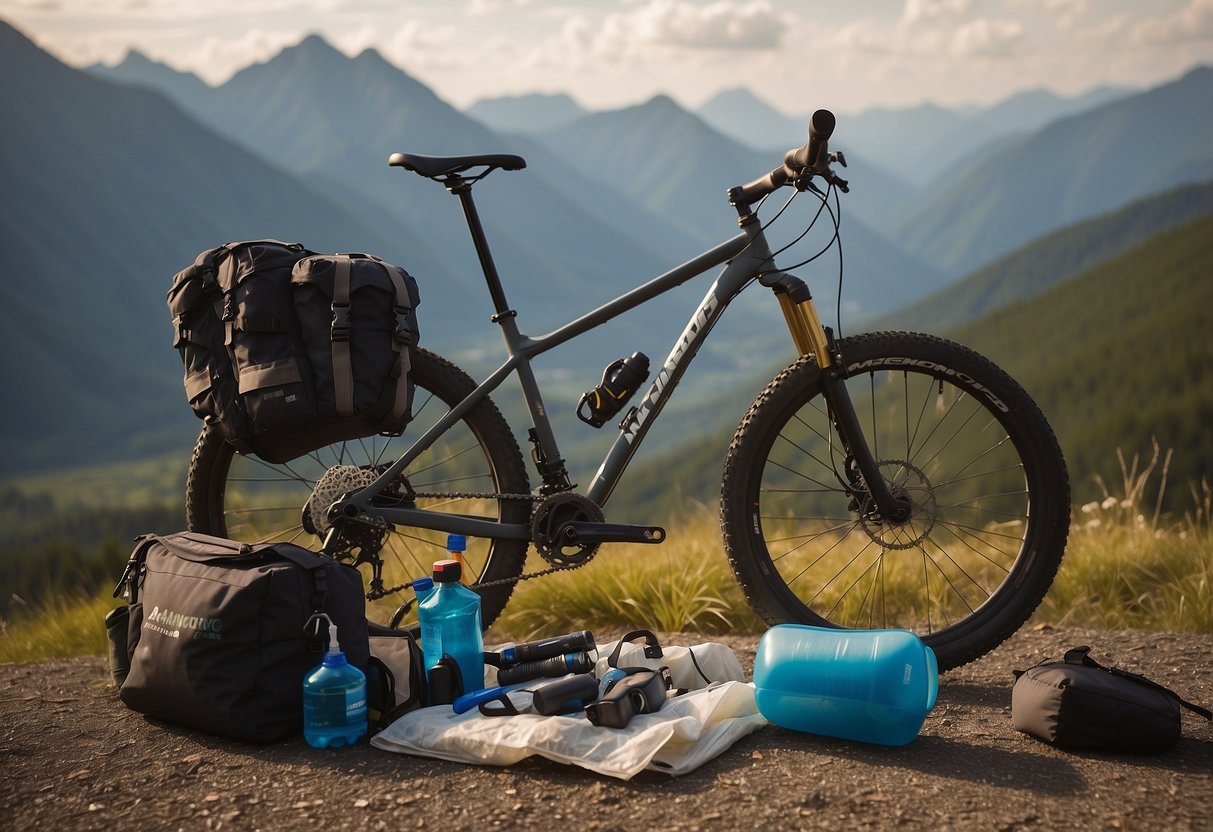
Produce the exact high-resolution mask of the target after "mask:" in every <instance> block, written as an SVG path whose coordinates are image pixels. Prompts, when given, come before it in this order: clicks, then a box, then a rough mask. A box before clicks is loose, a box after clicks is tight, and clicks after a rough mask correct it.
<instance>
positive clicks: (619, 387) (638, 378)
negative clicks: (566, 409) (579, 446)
mask: <svg viewBox="0 0 1213 832" xmlns="http://www.w3.org/2000/svg"><path fill="white" fill-rule="evenodd" d="M648 377H649V357H648V356H647V355H645V354H644V353H642V352H634V353H632V355H631V356H630V357H628V358H621V359H619V360H618V361H613V362H611V363H610V364H609V365H607V368H606V369H605V370H603V371H602V381H600V382H598V386H597V387H595V388H594V389H593V390H590V391H588V392H587V393H585V394H584V395H583V396H582V397H581V402H580V403H579V404H578V405H577V418H578V419H580V420H581V421H583V422H585V423H586V424H587V425H590V426H592V427H596V428H600V427H602V426H603V425H605V424H606V421H607V419H610V418H611V417H612V416H614V415H615V414H616V413H618V412H619V411H620V410H622V409H623V406H624V405H625V404H627V402H628V399H630V398H632V394H633V393H635V392H636V391H637V390H638V389H640V385H642V384H644V380H645V379H647V378H648Z"/></svg>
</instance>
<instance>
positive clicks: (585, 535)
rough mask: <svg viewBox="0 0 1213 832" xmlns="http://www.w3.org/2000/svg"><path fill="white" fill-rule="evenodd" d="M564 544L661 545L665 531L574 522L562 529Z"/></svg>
mask: <svg viewBox="0 0 1213 832" xmlns="http://www.w3.org/2000/svg"><path fill="white" fill-rule="evenodd" d="M558 536H559V538H560V540H561V542H562V543H564V544H569V545H573V544H584V543H591V544H592V543H661V542H662V541H664V540H665V529H663V528H661V527H660V526H629V525H625V524H623V523H588V522H582V521H577V520H574V521H572V522H569V523H565V524H564V525H563V526H561V527H560V531H559V532H558Z"/></svg>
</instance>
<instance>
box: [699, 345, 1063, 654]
mask: <svg viewBox="0 0 1213 832" xmlns="http://www.w3.org/2000/svg"><path fill="white" fill-rule="evenodd" d="M838 346H839V351H840V353H841V354H842V356H843V364H842V371H843V374H844V375H845V377H846V386H847V390H848V391H849V393H850V396H851V399H852V401H853V403H854V406H855V411H856V413H857V414H858V416H859V421H860V425H861V428H862V430H863V432H864V435H865V437H866V438H867V442H868V445H869V447H870V449H871V451H872V454H873V456H874V457H875V458H876V459H877V461H878V464H879V467H880V469H881V471H882V472H883V473H884V476H885V478H886V480H887V481H888V482H889V484H890V487H891V488H892V490H893V491H894V493H895V494H898V495H901V496H903V497H907V498H908V499H909V500H910V502H911V503H912V505H913V510H912V512H911V514H910V517H909V518H908V520H906V521H904V522H900V523H896V522H891V521H889V520H886V519H884V518H882V517H881V516H880V512H879V511H878V510H877V509H876V507H875V506H874V505H873V504H872V501H871V499H870V497H869V496H868V495H867V493H866V491H865V489H864V488H863V484H862V479H861V478H860V477H859V476H858V474H857V473H856V472H855V471H854V466H853V465H852V464H851V460H849V459H848V458H847V453H846V450H845V449H844V447H843V444H842V441H841V439H840V437H839V435H838V433H837V431H836V430H835V428H834V425H833V422H832V419H831V418H830V415H829V413H828V410H827V407H826V403H825V400H824V398H823V395H822V378H821V372H820V371H819V369H818V368H817V366H816V364H815V363H814V362H813V361H812V360H811V359H801V360H799V361H797V362H795V363H794V364H792V365H791V366H789V367H788V368H787V369H785V370H784V371H783V372H782V373H780V374H779V375H778V376H777V377H776V378H775V379H774V380H772V381H771V383H770V384H769V385H767V387H766V389H765V390H763V392H762V393H761V394H759V396H758V398H757V399H756V400H755V402H754V404H753V405H752V406H751V407H750V410H749V412H748V413H747V414H746V415H745V417H744V418H743V419H742V421H741V423H740V425H739V426H738V428H737V432H736V434H735V435H734V437H733V442H732V445H731V446H730V448H729V453H728V457H727V459H726V461H725V469H724V479H723V483H722V488H721V509H720V510H721V525H722V529H723V532H724V538H725V548H726V551H727V553H728V557H729V562H730V564H731V566H732V568H733V572H734V574H735V575H736V576H737V579H738V581H739V582H740V583H741V585H742V588H743V589H744V590H745V593H746V596H747V598H748V599H749V601H750V603H751V605H752V606H753V607H754V609H755V610H756V611H757V612H758V613H759V615H761V616H762V617H763V618H764V619H766V621H767V622H768V623H771V624H776V623H782V622H794V623H801V624H811V625H816V626H822V627H845V628H855V629H883V628H890V627H896V628H902V629H907V630H911V631H913V632H916V633H918V634H919V635H920V636H921V637H922V638H923V640H924V641H925V642H926V644H927V645H929V646H930V647H931V648H932V650H934V652H935V654H936V657H937V659H938V661H939V667H940V669H945V670H946V669H949V668H953V667H958V666H960V665H962V664H965V663H966V662H969V661H972V660H973V659H976V658H978V657H979V656H982V655H984V654H985V653H987V652H988V651H990V650H992V649H993V648H994V647H996V646H998V645H999V644H1001V643H1002V642H1003V641H1004V640H1006V639H1007V637H1009V636H1010V635H1011V634H1012V633H1014V632H1015V631H1016V630H1017V629H1018V628H1019V627H1020V626H1022V625H1023V623H1024V622H1025V621H1026V620H1027V619H1028V616H1030V615H1031V614H1032V611H1033V610H1034V609H1036V607H1037V605H1038V604H1039V603H1040V601H1041V600H1042V599H1043V598H1044V595H1045V593H1046V592H1047V591H1048V589H1049V586H1050V584H1051V583H1052V581H1053V577H1054V575H1055V574H1056V573H1057V568H1058V565H1059V564H1060V562H1061V556H1062V552H1063V550H1064V549H1065V543H1066V536H1067V534H1068V531H1069V518H1070V491H1069V480H1068V477H1067V474H1066V468H1065V462H1064V460H1063V458H1062V454H1061V448H1060V447H1059V446H1058V443H1057V440H1056V438H1055V437H1054V435H1053V431H1052V429H1051V428H1050V427H1049V424H1048V422H1047V421H1046V420H1045V418H1044V416H1043V415H1042V414H1041V412H1040V409H1039V408H1038V407H1037V406H1036V404H1035V403H1034V402H1033V401H1032V399H1031V398H1030V397H1029V396H1028V394H1027V393H1026V392H1024V390H1023V389H1022V388H1021V387H1020V386H1019V385H1018V384H1017V383H1016V382H1015V381H1014V380H1012V379H1011V378H1010V377H1009V376H1008V375H1007V374H1006V373H1004V372H1003V371H1002V370H1000V369H999V368H998V367H996V366H995V365H994V364H993V363H991V362H990V361H989V360H987V359H985V358H983V357H982V356H980V355H978V354H977V353H975V352H973V351H972V350H969V349H967V348H965V347H962V346H960V345H959V344H955V343H952V342H949V341H944V340H942V339H939V338H934V337H931V336H927V335H918V334H912V333H874V334H867V335H860V336H856V337H852V338H845V339H842V340H841V341H840V342H839V345H838Z"/></svg>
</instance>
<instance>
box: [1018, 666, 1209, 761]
mask: <svg viewBox="0 0 1213 832" xmlns="http://www.w3.org/2000/svg"><path fill="white" fill-rule="evenodd" d="M1090 652H1091V648H1090V647H1075V648H1073V649H1072V650H1067V651H1066V654H1065V659H1064V660H1063V661H1060V662H1056V661H1055V662H1042V663H1041V664H1038V665H1036V666H1034V667H1030V668H1028V669H1027V670H1017V671H1015V685H1014V686H1013V687H1012V688H1011V720H1012V722H1013V723H1014V725H1015V728H1016V729H1017V730H1019V731H1022V732H1024V733H1025V734H1031V735H1032V736H1034V737H1037V738H1039V739H1042V740H1044V741H1045V742H1047V743H1049V744H1050V745H1055V746H1057V747H1058V748H1064V749H1066V750H1069V751H1080V750H1088V751H1128V752H1135V753H1154V752H1159V751H1166V750H1168V749H1170V748H1173V747H1174V746H1175V744H1176V743H1178V742H1179V737H1180V721H1179V712H1180V708H1181V707H1183V708H1187V709H1188V710H1190V711H1192V712H1193V713H1195V714H1198V715H1200V716H1203V717H1204V718H1205V719H1209V718H1210V716H1211V715H1210V713H1209V711H1208V710H1206V709H1204V708H1202V707H1200V706H1199V705H1193V704H1192V703H1191V702H1187V701H1185V700H1184V699H1182V698H1180V696H1179V694H1177V693H1175V692H1174V691H1172V690H1169V689H1168V688H1165V687H1163V686H1162V685H1160V684H1158V683H1157V682H1154V681H1152V680H1150V679H1147V678H1146V677H1145V676H1140V675H1138V674H1136V673H1131V672H1129V671H1127V670H1121V669H1120V668H1118V667H1104V666H1103V665H1101V664H1100V663H1099V662H1097V661H1095V660H1094V659H1092V658H1091V656H1090Z"/></svg>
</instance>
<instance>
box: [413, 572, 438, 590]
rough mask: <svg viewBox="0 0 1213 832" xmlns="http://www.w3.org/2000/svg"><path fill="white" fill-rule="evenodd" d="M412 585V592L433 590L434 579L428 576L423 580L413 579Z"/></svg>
mask: <svg viewBox="0 0 1213 832" xmlns="http://www.w3.org/2000/svg"><path fill="white" fill-rule="evenodd" d="M412 585H413V591H414V592H425V591H426V590H427V589H433V588H434V579H433V578H431V577H429V576H428V575H427V576H426V577H424V578H414V579H413V584H412Z"/></svg>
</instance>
